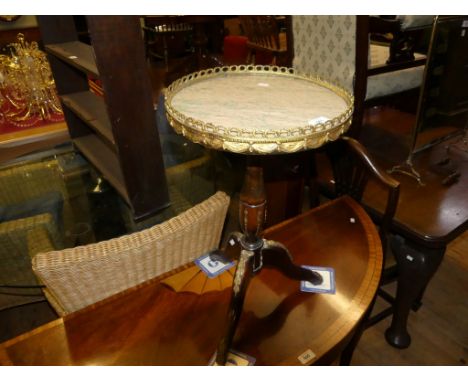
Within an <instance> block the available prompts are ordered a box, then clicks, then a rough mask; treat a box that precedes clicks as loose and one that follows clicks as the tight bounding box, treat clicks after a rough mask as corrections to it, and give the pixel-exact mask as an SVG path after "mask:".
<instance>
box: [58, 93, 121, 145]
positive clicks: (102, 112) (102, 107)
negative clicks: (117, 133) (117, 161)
mask: <svg viewBox="0 0 468 382" xmlns="http://www.w3.org/2000/svg"><path fill="white" fill-rule="evenodd" d="M60 98H61V100H62V102H63V103H64V105H65V106H67V107H68V108H69V109H70V110H71V111H73V112H74V113H75V114H76V115H78V117H80V118H81V119H82V120H83V121H84V122H85V123H86V124H87V125H88V126H89V127H91V128H92V129H93V130H95V131H96V132H97V133H98V134H99V135H101V136H102V137H103V138H104V139H105V140H107V141H108V142H109V143H110V144H111V147H112V148H114V150H115V139H114V135H113V133H112V126H111V123H110V121H109V116H108V115H107V109H106V104H105V102H104V99H103V98H102V97H100V96H98V95H96V94H94V93H92V92H90V91H85V92H79V93H71V94H66V95H63V96H60Z"/></svg>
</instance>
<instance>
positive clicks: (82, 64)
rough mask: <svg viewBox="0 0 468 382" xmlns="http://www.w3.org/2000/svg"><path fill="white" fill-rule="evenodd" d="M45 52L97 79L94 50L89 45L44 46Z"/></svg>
mask: <svg viewBox="0 0 468 382" xmlns="http://www.w3.org/2000/svg"><path fill="white" fill-rule="evenodd" d="M45 50H46V51H47V52H48V53H50V54H52V55H54V56H55V57H57V58H59V59H61V60H62V61H65V62H66V63H68V64H70V65H73V66H74V67H75V68H77V69H79V70H82V71H84V72H86V73H87V74H90V75H92V76H94V77H99V72H98V70H97V66H96V60H95V57H94V50H93V47H92V46H91V45H88V44H85V43H82V42H80V41H70V42H65V43H62V44H49V45H46V46H45Z"/></svg>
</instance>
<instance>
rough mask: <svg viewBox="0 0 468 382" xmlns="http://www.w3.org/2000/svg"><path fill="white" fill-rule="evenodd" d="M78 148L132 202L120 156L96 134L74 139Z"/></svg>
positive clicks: (127, 200)
mask: <svg viewBox="0 0 468 382" xmlns="http://www.w3.org/2000/svg"><path fill="white" fill-rule="evenodd" d="M73 143H74V144H75V145H76V147H78V149H79V150H80V151H81V152H82V153H83V154H84V155H85V157H86V158H88V159H89V161H90V162H91V163H93V164H94V165H95V166H96V167H97V168H98V170H99V171H101V172H102V174H103V175H104V178H106V179H107V180H108V181H109V182H110V183H111V184H112V186H114V187H115V189H116V190H117V192H118V193H119V194H120V195H121V196H122V197H123V198H124V199H125V201H126V202H127V203H130V200H129V197H128V194H127V191H126V189H125V182H124V179H123V175H122V171H121V170H120V164H119V160H118V157H117V156H116V154H115V153H114V152H112V151H111V150H110V149H109V148H108V147H107V145H105V144H104V143H103V142H102V141H101V140H100V139H99V138H98V137H97V136H96V135H93V134H89V135H84V136H82V137H79V138H75V139H73Z"/></svg>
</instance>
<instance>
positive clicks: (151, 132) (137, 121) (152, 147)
mask: <svg viewBox="0 0 468 382" xmlns="http://www.w3.org/2000/svg"><path fill="white" fill-rule="evenodd" d="M87 20H88V27H89V30H90V32H91V40H92V42H93V46H94V51H95V54H96V65H97V67H98V70H99V72H100V73H101V76H100V79H101V81H102V84H103V88H104V92H105V98H106V105H107V110H108V112H109V120H110V122H111V124H112V128H113V134H114V138H115V141H116V143H117V148H118V152H119V157H120V164H121V169H122V173H123V175H124V179H125V186H126V188H127V192H128V195H129V197H130V201H131V206H132V208H133V211H134V215H135V217H136V218H137V219H142V218H145V217H149V216H151V215H152V214H154V213H156V212H158V211H160V210H161V209H163V208H165V207H167V206H168V205H169V193H168V188H167V182H166V175H165V171H164V162H163V157H162V152H161V145H160V141H159V134H158V130H157V126H156V114H155V111H154V109H153V103H152V90H151V83H150V79H149V72H148V67H147V64H146V61H145V49H144V44H143V37H142V34H141V26H140V23H139V19H138V17H136V16H88V17H87ZM117 36H118V38H117ZM123 58H125V61H124V62H125V65H123V61H122V59H123Z"/></svg>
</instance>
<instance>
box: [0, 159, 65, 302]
mask: <svg viewBox="0 0 468 382" xmlns="http://www.w3.org/2000/svg"><path fill="white" fill-rule="evenodd" d="M0 190H1V192H0V284H1V285H7V286H10V288H0V310H3V309H7V308H12V307H15V306H19V305H24V304H29V303H34V302H38V301H41V300H44V295H43V294H42V293H41V291H40V289H39V290H38V288H11V286H16V285H23V286H24V285H27V286H29V285H31V286H34V285H37V279H36V277H35V276H34V273H33V272H32V270H31V258H32V257H33V256H34V255H35V254H36V253H38V252H41V251H47V250H51V249H54V248H55V249H58V248H62V245H63V240H62V235H61V233H60V232H61V231H63V229H62V227H60V226H61V225H62V222H63V220H64V216H63V215H64V214H69V213H70V212H71V210H70V208H69V205H68V196H67V190H66V188H65V184H64V182H63V180H62V177H61V174H60V172H59V167H58V164H57V161H56V160H50V161H44V162H39V163H32V164H26V165H19V166H14V167H11V168H8V169H4V170H2V171H1V172H0ZM52 197H55V198H56V199H57V200H56V202H57V203H54V202H51V199H52ZM62 208H63V212H62Z"/></svg>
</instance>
